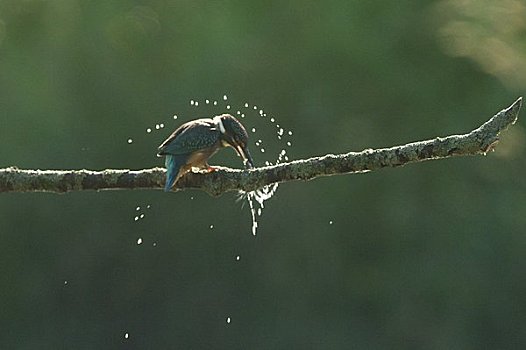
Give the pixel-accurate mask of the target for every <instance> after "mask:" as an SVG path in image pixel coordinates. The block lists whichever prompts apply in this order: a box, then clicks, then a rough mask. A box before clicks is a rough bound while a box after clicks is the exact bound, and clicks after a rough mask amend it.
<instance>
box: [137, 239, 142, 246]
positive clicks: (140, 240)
mask: <svg viewBox="0 0 526 350" xmlns="http://www.w3.org/2000/svg"><path fill="white" fill-rule="evenodd" d="M139 244H142V238H140V237H139V239H137V245H139Z"/></svg>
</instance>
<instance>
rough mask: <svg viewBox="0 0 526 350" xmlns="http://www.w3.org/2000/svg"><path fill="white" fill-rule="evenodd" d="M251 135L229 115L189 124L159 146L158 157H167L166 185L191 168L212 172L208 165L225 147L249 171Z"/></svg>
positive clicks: (181, 127) (165, 188)
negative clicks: (249, 139)
mask: <svg viewBox="0 0 526 350" xmlns="http://www.w3.org/2000/svg"><path fill="white" fill-rule="evenodd" d="M247 142H248V134H247V131H246V130H245V128H244V127H243V125H242V124H241V123H240V122H239V121H238V120H237V119H236V118H234V117H233V116H231V115H230V114H222V115H218V116H215V117H214V118H204V119H196V120H192V121H189V122H187V123H185V124H183V125H181V126H180V127H179V128H177V129H176V130H175V131H174V132H173V133H172V134H171V135H170V137H168V138H167V139H166V140H165V141H164V142H163V143H162V144H161V145H160V146H159V152H158V153H157V155H158V156H166V159H165V163H164V164H165V165H166V184H165V186H164V190H165V191H166V192H168V191H170V189H171V188H172V187H173V185H174V184H175V183H176V182H177V180H179V178H180V177H181V176H183V175H184V174H185V173H187V172H188V171H190V170H192V168H198V169H205V170H208V171H213V170H214V168H212V167H210V165H208V158H210V157H212V156H213V155H214V154H215V153H216V152H217V151H218V150H219V149H221V148H223V147H232V148H233V149H235V150H236V152H237V154H238V155H239V156H240V157H241V158H243V163H244V164H245V165H246V166H248V167H249V168H252V167H254V162H253V160H252V156H251V155H250V152H249V151H248V147H247Z"/></svg>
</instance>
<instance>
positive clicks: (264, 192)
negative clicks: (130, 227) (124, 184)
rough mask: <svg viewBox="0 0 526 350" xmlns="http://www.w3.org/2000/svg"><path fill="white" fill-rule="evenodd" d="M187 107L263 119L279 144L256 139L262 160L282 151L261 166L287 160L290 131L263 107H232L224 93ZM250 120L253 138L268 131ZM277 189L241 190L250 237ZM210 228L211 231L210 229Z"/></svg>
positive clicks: (153, 128)
mask: <svg viewBox="0 0 526 350" xmlns="http://www.w3.org/2000/svg"><path fill="white" fill-rule="evenodd" d="M189 104H190V106H191V107H193V108H205V107H206V108H213V109H217V111H213V113H214V114H221V113H225V112H226V113H229V112H230V113H231V111H232V110H234V111H236V113H235V114H236V115H237V116H238V117H240V118H243V119H248V118H246V117H249V116H251V117H252V116H253V117H254V118H257V119H259V120H263V119H264V120H265V122H267V123H269V124H267V125H272V126H273V127H275V132H276V137H277V140H278V144H276V142H275V140H276V139H274V141H272V142H265V143H264V142H263V140H261V138H257V141H256V142H255V143H254V144H255V146H256V147H257V148H258V149H259V151H260V153H261V157H262V156H265V157H269V156H270V157H272V154H273V152H274V151H273V149H275V148H278V149H280V148H281V150H280V151H279V154H278V156H277V159H276V160H275V161H274V162H272V161H269V160H265V161H264V164H265V165H266V166H270V165H274V164H279V163H281V162H283V161H288V160H289V157H288V155H287V151H286V148H289V149H290V147H292V142H291V138H292V131H291V130H289V131H285V129H283V127H282V126H280V125H279V124H277V118H276V117H275V116H268V117H267V113H266V112H265V110H264V109H263V108H261V107H258V106H257V105H252V104H249V103H248V102H245V103H243V104H241V105H239V106H238V107H237V108H236V106H235V104H234V103H232V101H230V100H229V98H228V96H227V95H226V94H224V95H223V96H222V97H220V98H218V99H216V100H214V99H210V98H207V99H202V103H200V100H199V99H196V98H194V99H191V100H190V101H189ZM232 114H233V113H232ZM171 118H172V120H177V119H178V115H176V114H174V115H173V116H171ZM251 120H252V121H253V122H254V123H253V124H257V125H258V127H257V128H256V126H255V125H250V124H252V123H250V121H249V122H247V123H246V124H248V125H250V126H251V127H250V128H248V125H247V129H248V130H250V133H251V134H253V135H254V136H256V135H257V133H258V131H259V130H261V129H263V130H268V129H267V128H262V127H261V122H258V120H255V119H251ZM244 123H245V122H244ZM164 127H165V124H164V123H162V122H158V123H155V124H153V125H149V126H146V125H145V126H144V129H143V130H144V131H145V133H146V134H148V135H151V136H154V134H155V133H156V132H159V131H162V130H163V129H164ZM254 139H256V137H254ZM127 142H128V144H132V143H133V142H134V140H133V139H132V138H128V139H127ZM263 144H265V145H266V147H265V148H264V147H262V145H263ZM271 146H272V147H271ZM276 146H278V147H276ZM277 189H278V184H277V183H274V184H271V185H268V186H265V187H263V188H260V189H258V190H255V191H251V192H243V191H240V192H239V199H246V200H247V202H248V205H249V208H250V213H251V218H252V234H253V235H256V233H257V228H258V219H259V218H260V217H261V216H262V214H263V209H264V208H265V202H266V201H267V200H269V199H270V198H272V197H273V196H274V195H275V194H276V191H277ZM191 199H193V197H191ZM137 211H140V208H139V209H137ZM143 218H144V214H143V213H140V212H139V213H136V215H135V216H134V221H139V220H141V219H143ZM211 228H213V226H212V227H211Z"/></svg>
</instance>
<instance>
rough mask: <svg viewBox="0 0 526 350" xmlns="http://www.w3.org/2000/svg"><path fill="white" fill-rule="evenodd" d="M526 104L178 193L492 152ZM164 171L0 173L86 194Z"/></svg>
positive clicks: (1, 187)
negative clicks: (414, 138) (479, 120)
mask: <svg viewBox="0 0 526 350" xmlns="http://www.w3.org/2000/svg"><path fill="white" fill-rule="evenodd" d="M521 105H522V98H518V99H517V100H516V101H515V102H514V103H513V104H512V105H511V106H509V107H508V108H506V109H503V110H502V111H500V112H499V113H497V114H496V115H494V116H493V117H492V118H491V119H489V120H488V121H487V122H485V123H484V124H482V125H481V126H480V127H478V128H476V129H474V130H472V131H471V132H469V133H467V134H462V135H451V136H447V137H437V138H434V139H431V140H425V141H419V142H413V143H408V144H405V145H401V146H395V147H390V148H380V149H366V150H364V151H361V152H349V153H344V154H338V155H334V154H327V155H324V156H320V157H313V158H309V159H301V160H295V161H292V162H288V163H281V164H277V165H272V166H266V167H260V168H255V169H250V170H239V169H230V168H219V169H218V170H216V171H214V172H211V173H205V174H203V173H188V174H186V175H185V176H183V177H182V178H181V179H180V180H179V181H178V182H177V184H176V187H177V189H186V188H192V189H199V190H203V191H205V192H207V193H209V194H211V195H213V196H218V195H221V194H223V193H225V192H229V191H245V192H249V191H253V190H257V189H259V188H262V187H264V186H266V185H270V184H273V183H282V182H289V181H297V180H304V181H307V180H312V179H315V178H317V177H320V176H331V175H342V174H352V173H360V172H367V171H373V170H377V169H381V168H385V167H397V166H402V165H405V164H409V163H415V162H421V161H425V160H432V159H443V158H449V157H453V156H467V155H477V154H486V153H487V152H488V151H490V150H492V149H493V148H494V147H495V145H496V144H497V142H498V141H499V134H500V132H501V131H503V130H505V129H506V128H507V127H508V126H510V125H512V124H514V123H515V121H516V120H517V117H518V115H519V111H520V108H521ZM164 180H165V170H164V169H162V168H152V169H142V170H129V169H106V170H101V171H94V170H85V169H83V170H29V169H19V168H17V167H9V168H4V169H0V192H56V193H64V192H70V191H84V190H127V189H162V188H163V186H164Z"/></svg>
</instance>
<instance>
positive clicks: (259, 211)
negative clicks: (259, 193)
mask: <svg viewBox="0 0 526 350" xmlns="http://www.w3.org/2000/svg"><path fill="white" fill-rule="evenodd" d="M258 216H261V208H258Z"/></svg>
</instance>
